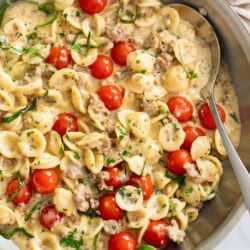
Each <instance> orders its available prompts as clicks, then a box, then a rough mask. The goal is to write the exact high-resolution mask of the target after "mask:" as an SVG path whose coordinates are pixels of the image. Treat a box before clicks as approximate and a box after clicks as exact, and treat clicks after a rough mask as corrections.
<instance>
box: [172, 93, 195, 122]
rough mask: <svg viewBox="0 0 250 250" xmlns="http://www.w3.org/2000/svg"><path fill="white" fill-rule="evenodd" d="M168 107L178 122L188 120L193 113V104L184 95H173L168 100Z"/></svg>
mask: <svg viewBox="0 0 250 250" xmlns="http://www.w3.org/2000/svg"><path fill="white" fill-rule="evenodd" d="M167 104H168V107H169V110H170V112H171V114H172V115H173V116H174V117H175V118H176V119H177V120H178V121H179V122H188V121H189V120H190V119H191V117H192V115H193V105H192V103H191V102H190V101H189V100H188V99H187V98H186V97H184V96H175V97H172V98H171V99H169V100H168V103H167Z"/></svg>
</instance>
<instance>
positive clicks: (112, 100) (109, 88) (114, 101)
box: [97, 84, 123, 110]
mask: <svg viewBox="0 0 250 250" xmlns="http://www.w3.org/2000/svg"><path fill="white" fill-rule="evenodd" d="M97 94H98V96H99V98H100V99H101V100H102V101H103V103H104V105H105V107H106V108H107V109H108V110H115V109H118V108H120V106H121V105H122V101H123V94H122V91H121V89H120V88H119V87H118V86H116V85H114V84H109V85H104V86H101V87H100V88H99V89H98V91H97Z"/></svg>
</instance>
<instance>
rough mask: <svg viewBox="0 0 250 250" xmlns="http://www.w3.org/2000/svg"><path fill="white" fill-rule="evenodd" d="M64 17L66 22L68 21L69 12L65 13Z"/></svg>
mask: <svg viewBox="0 0 250 250" xmlns="http://www.w3.org/2000/svg"><path fill="white" fill-rule="evenodd" d="M63 17H64V22H66V21H67V17H68V14H67V13H64V14H63Z"/></svg>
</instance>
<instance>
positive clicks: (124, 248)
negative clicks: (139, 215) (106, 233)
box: [108, 232, 137, 250]
mask: <svg viewBox="0 0 250 250" xmlns="http://www.w3.org/2000/svg"><path fill="white" fill-rule="evenodd" d="M136 245H137V243H136V240H135V238H134V237H133V235H131V234H129V233H127V232H120V233H117V234H114V235H112V236H111V237H110V239H109V243H108V249H109V250H136Z"/></svg>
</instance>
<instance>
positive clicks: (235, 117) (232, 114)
mask: <svg viewBox="0 0 250 250" xmlns="http://www.w3.org/2000/svg"><path fill="white" fill-rule="evenodd" d="M230 116H231V117H232V118H233V119H234V120H235V122H237V123H239V118H238V116H237V115H236V113H235V112H232V113H230Z"/></svg>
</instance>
